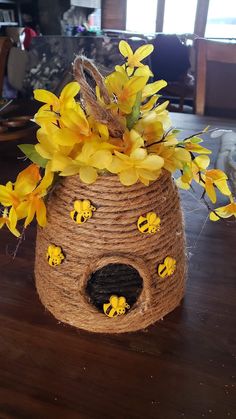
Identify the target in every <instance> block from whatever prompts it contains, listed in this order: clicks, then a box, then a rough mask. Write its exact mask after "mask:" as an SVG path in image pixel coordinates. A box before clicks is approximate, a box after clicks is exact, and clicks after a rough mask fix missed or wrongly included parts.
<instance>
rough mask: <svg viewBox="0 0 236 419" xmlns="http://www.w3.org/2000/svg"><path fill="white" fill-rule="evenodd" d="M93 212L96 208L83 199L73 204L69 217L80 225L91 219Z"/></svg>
mask: <svg viewBox="0 0 236 419" xmlns="http://www.w3.org/2000/svg"><path fill="white" fill-rule="evenodd" d="M93 211H96V208H95V207H93V205H91V202H90V201H89V200H88V199H84V200H83V201H75V202H74V210H73V211H71V212H70V216H71V218H72V220H74V221H75V222H76V223H77V224H82V223H85V221H87V220H88V219H89V218H91V217H92V215H93Z"/></svg>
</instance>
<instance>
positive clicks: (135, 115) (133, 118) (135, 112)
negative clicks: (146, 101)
mask: <svg viewBox="0 0 236 419" xmlns="http://www.w3.org/2000/svg"><path fill="white" fill-rule="evenodd" d="M141 99H142V92H138V93H137V96H136V101H135V104H134V106H133V109H132V112H131V113H130V114H129V115H128V116H127V128H128V129H129V130H131V129H132V128H133V126H134V124H135V123H136V122H137V120H138V119H139V115H140V105H141Z"/></svg>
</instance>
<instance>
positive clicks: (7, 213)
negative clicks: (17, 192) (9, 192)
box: [0, 207, 20, 237]
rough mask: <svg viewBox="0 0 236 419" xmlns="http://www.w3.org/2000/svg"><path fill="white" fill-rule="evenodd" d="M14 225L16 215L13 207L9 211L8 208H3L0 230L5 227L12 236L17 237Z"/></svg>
mask: <svg viewBox="0 0 236 419" xmlns="http://www.w3.org/2000/svg"><path fill="white" fill-rule="evenodd" d="M16 224H17V215H16V211H15V209H14V208H13V207H11V209H10V210H8V208H4V210H3V214H2V217H0V229H1V228H2V227H3V226H4V225H6V226H7V228H8V229H9V230H10V232H11V233H12V234H14V236H16V237H19V236H20V232H19V231H18V230H17V228H16Z"/></svg>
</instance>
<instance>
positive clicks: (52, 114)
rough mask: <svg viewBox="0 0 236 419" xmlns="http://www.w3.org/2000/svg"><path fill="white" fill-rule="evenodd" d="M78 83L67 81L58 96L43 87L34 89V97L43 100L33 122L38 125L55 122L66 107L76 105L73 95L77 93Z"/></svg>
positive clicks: (69, 107) (70, 107)
mask: <svg viewBox="0 0 236 419" xmlns="http://www.w3.org/2000/svg"><path fill="white" fill-rule="evenodd" d="M79 90H80V85H79V84H78V83H77V82H75V81H74V82H71V83H68V84H67V85H66V86H65V87H64V89H63V90H62V92H61V94H60V96H59V98H58V97H57V96H56V95H54V93H52V92H48V91H47V90H44V89H35V90H34V98H35V99H36V100H38V101H39V102H44V103H46V105H43V106H42V107H41V108H40V109H39V110H38V112H37V113H36V115H35V116H34V119H35V122H36V123H37V124H38V125H43V124H45V123H55V124H56V123H57V121H58V120H59V119H60V116H61V114H63V112H64V111H66V110H67V109H73V108H75V107H76V102H75V99H74V97H75V96H76V95H77V94H78V93H79Z"/></svg>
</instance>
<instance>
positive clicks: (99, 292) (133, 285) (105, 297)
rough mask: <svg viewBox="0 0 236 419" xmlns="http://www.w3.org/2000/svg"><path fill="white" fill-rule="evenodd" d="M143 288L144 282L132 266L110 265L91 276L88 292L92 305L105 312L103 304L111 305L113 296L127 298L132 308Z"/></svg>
mask: <svg viewBox="0 0 236 419" xmlns="http://www.w3.org/2000/svg"><path fill="white" fill-rule="evenodd" d="M142 288H143V280H142V278H141V276H140V275H139V273H138V271H137V270H136V269H134V268H133V267H132V266H130V265H125V264H121V263H114V264H113V263H110V264H108V265H106V266H104V267H103V268H101V269H98V270H97V271H96V272H94V273H93V274H92V275H91V277H90V279H89V280H88V282H87V287H86V292H87V294H88V295H89V298H90V301H91V303H92V304H93V305H94V306H95V307H97V309H98V310H99V311H102V312H103V304H104V303H109V298H110V297H111V295H117V296H118V297H121V296H123V297H125V298H126V301H127V303H128V304H129V305H130V307H132V305H133V304H134V303H135V302H136V301H137V299H138V297H139V295H140V293H141V291H142Z"/></svg>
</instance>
